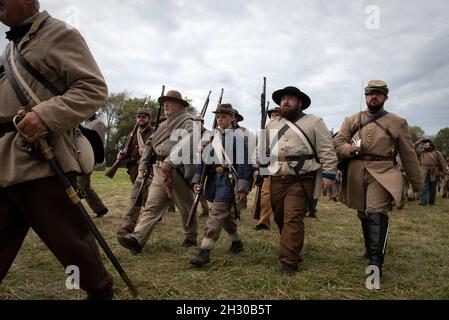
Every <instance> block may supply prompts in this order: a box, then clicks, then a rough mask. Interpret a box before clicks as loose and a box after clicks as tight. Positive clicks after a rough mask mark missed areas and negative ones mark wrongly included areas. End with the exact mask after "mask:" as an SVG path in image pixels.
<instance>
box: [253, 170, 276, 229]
mask: <svg viewBox="0 0 449 320" xmlns="http://www.w3.org/2000/svg"><path fill="white" fill-rule="evenodd" d="M270 188H271V177H268V178H265V179H264V180H263V185H262V190H261V191H260V219H259V221H258V222H257V225H262V224H264V225H266V226H270V216H271V214H272V213H273V209H272V208H271V199H270V198H271V196H270Z"/></svg>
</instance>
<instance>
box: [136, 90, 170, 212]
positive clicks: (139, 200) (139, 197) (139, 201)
mask: <svg viewBox="0 0 449 320" xmlns="http://www.w3.org/2000/svg"><path fill="white" fill-rule="evenodd" d="M164 94H165V85H163V86H162V93H161V97H162V96H164ZM161 114H162V105H161V104H159V109H158V110H157V115H156V123H155V124H154V133H156V130H157V129H158V128H159V122H160V120H161ZM150 139H151V138H150ZM148 145H149V148H150V151H149V152H148V156H149V157H150V163H149V164H148V167H149V169H150V170H151V167H152V166H153V164H154V163H155V162H156V157H154V156H153V154H154V150H153V147H152V145H151V143H150V144H148ZM149 177H150V174H149V173H148V174H147V175H146V176H145V177H143V180H142V184H141V185H140V187H139V191H138V192H137V196H136V201H135V202H134V206H137V205H140V206H142V194H143V190H144V189H145V185H146V183H147V181H148V178H149Z"/></svg>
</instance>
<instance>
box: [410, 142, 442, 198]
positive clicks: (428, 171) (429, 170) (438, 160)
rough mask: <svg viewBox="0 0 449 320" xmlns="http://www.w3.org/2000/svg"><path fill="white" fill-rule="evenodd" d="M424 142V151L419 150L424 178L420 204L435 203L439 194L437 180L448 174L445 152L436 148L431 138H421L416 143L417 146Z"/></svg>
mask: <svg viewBox="0 0 449 320" xmlns="http://www.w3.org/2000/svg"><path fill="white" fill-rule="evenodd" d="M421 144H422V146H423V148H422V151H419V152H418V159H419V163H420V165H421V173H422V177H423V179H424V189H423V190H422V192H421V194H420V197H419V198H420V203H419V205H420V206H426V205H434V204H435V198H436V194H437V182H438V179H439V178H440V177H444V176H445V175H446V174H447V166H446V161H445V160H444V156H443V154H442V153H441V152H440V151H438V150H436V149H435V146H434V144H433V143H432V141H431V140H429V139H421V140H418V141H417V142H416V143H415V147H416V148H417V147H418V146H420V145H421Z"/></svg>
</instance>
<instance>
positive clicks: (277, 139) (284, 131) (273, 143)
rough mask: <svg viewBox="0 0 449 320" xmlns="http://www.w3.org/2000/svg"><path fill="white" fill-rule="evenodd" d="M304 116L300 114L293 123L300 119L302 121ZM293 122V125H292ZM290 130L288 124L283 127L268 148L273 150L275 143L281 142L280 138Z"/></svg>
mask: <svg viewBox="0 0 449 320" xmlns="http://www.w3.org/2000/svg"><path fill="white" fill-rule="evenodd" d="M304 116H305V114H304V113H302V112H301V114H300V115H298V116H297V117H296V118H295V119H294V120H293V121H294V122H296V121H299V120H300V119H302V118H303V117H304ZM294 122H293V123H294ZM289 129H290V126H289V125H288V124H286V125H285V126H283V127H282V128H281V130H279V133H278V134H277V136H276V137H274V139H273V141H271V143H270V146H271V148H273V146H274V145H275V141H279V140H281V138H282V137H283V136H284V135H285V134H286V133H287V131H288V130H289Z"/></svg>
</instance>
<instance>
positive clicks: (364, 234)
mask: <svg viewBox="0 0 449 320" xmlns="http://www.w3.org/2000/svg"><path fill="white" fill-rule="evenodd" d="M360 223H361V225H362V231H363V239H364V241H365V253H364V254H363V256H361V258H362V259H369V250H368V230H367V229H368V228H367V223H366V218H364V219H360Z"/></svg>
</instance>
